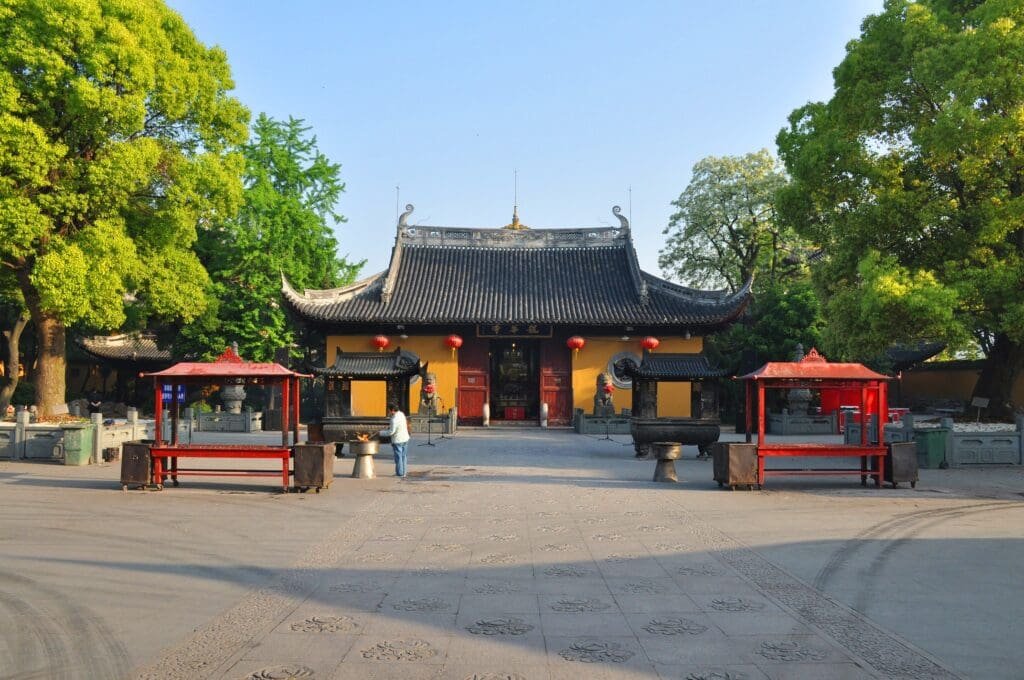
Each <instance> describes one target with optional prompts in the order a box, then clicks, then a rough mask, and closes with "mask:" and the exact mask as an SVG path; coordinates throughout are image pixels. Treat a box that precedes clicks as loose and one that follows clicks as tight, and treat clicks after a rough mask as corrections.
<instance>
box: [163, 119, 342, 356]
mask: <svg viewBox="0 0 1024 680" xmlns="http://www.w3.org/2000/svg"><path fill="white" fill-rule="evenodd" d="M309 131H310V128H309V127H306V126H304V124H303V121H301V120H297V119H294V118H289V119H288V120H287V121H278V120H274V119H273V118H269V117H267V116H266V115H263V114H261V115H260V116H259V117H258V118H257V119H256V121H255V123H254V124H253V126H252V136H251V141H250V142H249V143H248V144H246V145H245V146H244V147H243V148H242V153H243V155H244V157H245V161H246V166H245V193H244V202H243V205H242V208H241V210H240V211H239V214H238V217H237V218H236V219H233V220H230V221H229V222H227V223H226V224H224V225H223V227H222V228H220V229H216V230H211V231H208V232H206V233H204V234H203V235H202V236H201V237H200V239H199V243H198V245H197V251H198V252H199V255H200V258H201V260H202V262H203V264H204V265H205V266H206V269H207V270H208V271H209V273H210V276H211V278H212V279H213V289H212V290H213V296H214V298H215V299H214V301H213V304H212V305H211V306H210V308H209V310H210V311H209V312H208V313H207V314H206V315H205V316H204V317H203V319H202V320H201V321H200V322H199V323H195V324H191V325H189V326H186V327H184V328H182V329H181V333H180V335H179V336H178V339H179V340H178V344H177V351H178V352H179V353H183V354H189V353H190V354H197V355H202V356H206V357H210V356H214V355H216V354H219V353H220V352H222V351H223V350H224V347H226V346H227V345H229V344H230V343H232V342H237V343H238V348H239V352H240V353H241V355H242V356H244V357H245V358H246V359H248V360H251V361H270V360H273V358H274V356H275V351H276V350H278V349H280V348H283V347H289V346H290V345H292V344H293V343H294V342H295V340H296V332H297V331H296V324H295V323H294V322H292V321H290V320H289V319H288V317H287V316H286V314H285V311H284V309H283V308H282V306H281V274H282V273H283V274H284V275H285V276H287V277H288V280H289V281H290V282H292V283H293V284H295V285H298V286H299V287H300V288H332V287H336V286H340V285H343V284H345V283H349V282H351V281H352V280H353V279H354V277H355V275H356V273H357V272H358V270H359V268H360V267H361V266H362V263H361V262H360V263H356V264H350V263H348V262H346V261H345V260H344V259H343V258H339V257H338V255H337V250H338V244H337V241H336V240H335V238H334V236H333V231H332V225H333V224H335V223H338V222H343V221H344V217H342V216H341V215H340V214H338V212H337V210H336V205H337V203H338V199H339V197H340V196H341V193H342V191H344V189H345V185H344V183H343V182H342V181H341V179H340V171H341V166H339V165H337V164H334V163H331V162H330V161H329V160H328V159H327V157H326V156H324V155H323V154H322V153H320V151H319V150H318V148H317V144H316V138H315V137H314V136H311V135H310V134H309Z"/></svg>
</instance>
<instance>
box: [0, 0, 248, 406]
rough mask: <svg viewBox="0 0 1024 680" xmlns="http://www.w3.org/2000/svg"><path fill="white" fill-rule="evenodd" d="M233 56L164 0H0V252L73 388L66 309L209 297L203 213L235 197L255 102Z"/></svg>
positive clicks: (82, 319) (57, 376)
mask: <svg viewBox="0 0 1024 680" xmlns="http://www.w3.org/2000/svg"><path fill="white" fill-rule="evenodd" d="M232 87H233V84H232V81H231V76H230V73H229V69H228V65H227V59H226V57H225V55H224V53H223V52H222V51H221V50H220V49H217V48H212V49H210V48H207V47H205V46H204V45H202V44H201V43H200V42H198V41H197V40H196V39H195V37H194V36H193V34H192V33H191V31H190V30H189V28H188V26H187V25H186V24H185V22H184V21H183V20H182V18H181V17H180V16H179V15H178V14H176V13H175V12H173V11H171V10H169V9H168V8H167V7H166V6H165V5H164V4H163V3H161V2H159V1H158V0H0V265H2V266H3V267H6V268H7V269H8V270H9V271H10V272H12V273H13V274H14V276H15V277H16V280H17V282H18V287H19V289H20V292H21V294H22V296H23V299H24V303H25V306H26V307H27V309H28V310H29V312H30V314H31V317H32V321H33V322H34V325H35V328H36V331H37V334H38V344H39V359H38V361H39V367H38V371H37V374H36V403H37V405H38V406H39V408H40V411H41V412H42V413H43V414H47V413H50V412H51V411H52V408H53V406H54V405H56V404H59V403H61V402H63V401H64V389H65V335H66V328H67V327H68V325H70V324H77V323H81V324H84V325H87V326H91V327H96V328H117V327H120V326H121V325H122V324H123V322H124V321H125V319H126V312H125V306H126V299H128V300H134V302H133V303H132V304H133V305H134V306H135V310H134V313H135V314H136V315H137V317H138V318H155V319H170V318H182V319H191V318H195V317H197V316H198V315H199V314H200V313H201V312H202V311H203V304H204V301H205V299H206V297H205V288H206V286H207V285H208V278H207V276H206V272H205V271H204V270H203V267H202V265H201V264H200V262H199V259H198V258H197V257H196V255H195V254H194V253H193V252H192V249H191V247H192V244H193V243H194V242H195V240H196V235H197V228H199V227H200V226H201V225H207V226H213V225H216V224H217V223H218V222H219V221H220V220H223V219H224V218H225V217H228V216H231V215H233V214H234V212H235V211H236V209H237V206H238V204H239V201H240V197H241V183H240V181H239V177H240V175H241V170H242V163H241V158H240V157H239V156H237V155H232V154H230V153H228V152H227V151H226V150H227V149H229V148H230V147H231V146H233V145H237V144H240V143H241V142H242V141H244V139H245V135H246V122H247V119H248V113H247V112H246V110H245V109H244V108H243V107H242V106H241V104H239V102H238V101H237V100H235V99H234V98H232V97H229V96H228V94H227V92H228V91H229V90H230V89H231V88H232Z"/></svg>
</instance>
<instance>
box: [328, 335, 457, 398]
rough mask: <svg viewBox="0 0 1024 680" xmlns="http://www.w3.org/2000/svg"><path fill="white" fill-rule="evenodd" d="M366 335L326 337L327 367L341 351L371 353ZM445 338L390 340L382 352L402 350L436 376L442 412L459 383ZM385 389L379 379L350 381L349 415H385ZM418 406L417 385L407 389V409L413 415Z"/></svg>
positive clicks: (430, 336)
mask: <svg viewBox="0 0 1024 680" xmlns="http://www.w3.org/2000/svg"><path fill="white" fill-rule="evenodd" d="M371 337H372V336H369V335H354V336H353V335H331V336H328V338H327V364H328V365H330V364H332V363H333V362H334V356H335V354H336V353H337V351H338V349H339V348H340V349H341V350H342V351H343V352H369V351H372V350H373V346H372V345H371V344H370V338H371ZM446 337H448V336H446V335H417V336H409V337H408V338H405V339H404V340H403V339H400V338H397V337H392V338H391V342H392V344H391V345H389V346H388V348H387V349H386V350H384V351H385V352H394V351H395V347H396V346H397V347H401V348H402V349H404V350H408V351H410V352H412V353H413V354H415V355H416V356H418V357H419V358H420V361H422V362H424V363H428V364H429V365H428V366H427V370H428V371H430V372H431V373H435V374H436V375H437V395H438V396H439V397H440V398H441V400H442V402H443V406H444V410H446V411H447V410H448V409H450V408H451V407H452V406H454V405H455V387H456V386H457V385H458V384H459V364H458V354H457V353H456V355H455V356H454V357H453V356H452V351H451V349H450V348H449V347H448V346H447V345H445V344H444V340H445V338H446ZM386 398H387V388H386V387H385V385H384V381H382V380H353V381H352V414H353V415H357V416H383V415H387V404H386V403H385V400H386ZM419 403H420V384H419V382H417V383H416V384H415V385H410V386H409V410H410V411H411V412H412V413H416V411H417V409H418V407H419Z"/></svg>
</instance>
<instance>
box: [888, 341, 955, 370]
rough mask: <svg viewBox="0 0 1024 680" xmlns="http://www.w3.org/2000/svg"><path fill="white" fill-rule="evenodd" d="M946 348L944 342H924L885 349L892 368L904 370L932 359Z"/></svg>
mask: <svg viewBox="0 0 1024 680" xmlns="http://www.w3.org/2000/svg"><path fill="white" fill-rule="evenodd" d="M944 349H946V343H944V342H922V343H919V344H917V345H897V346H895V347H890V348H889V349H887V350H886V351H885V355H886V357H888V359H889V361H890V362H891V363H892V370H894V371H903V370H906V369H908V368H910V367H911V366H913V365H915V364H919V363H921V362H922V361H926V360H928V359H931V358H932V357H933V356H935V355H936V354H938V353H939V352H941V351H942V350H944Z"/></svg>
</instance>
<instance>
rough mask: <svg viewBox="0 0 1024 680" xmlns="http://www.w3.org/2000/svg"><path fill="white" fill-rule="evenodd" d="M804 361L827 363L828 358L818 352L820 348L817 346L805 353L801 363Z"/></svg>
mask: <svg viewBox="0 0 1024 680" xmlns="http://www.w3.org/2000/svg"><path fill="white" fill-rule="evenodd" d="M804 362H807V363H819V364H825V363H828V360H827V359H825V357H824V356H822V355H821V354H818V349H817V348H816V347H812V348H811V351H809V352H808V353H807V354H806V355H804V358H803V359H801V360H800V363H804Z"/></svg>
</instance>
